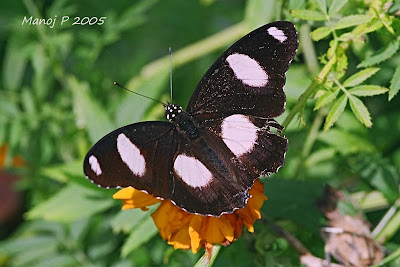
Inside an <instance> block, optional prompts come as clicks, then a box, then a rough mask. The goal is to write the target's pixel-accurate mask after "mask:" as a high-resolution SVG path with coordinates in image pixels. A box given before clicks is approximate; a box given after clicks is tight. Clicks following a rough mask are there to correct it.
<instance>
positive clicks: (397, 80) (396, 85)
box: [389, 64, 400, 101]
mask: <svg viewBox="0 0 400 267" xmlns="http://www.w3.org/2000/svg"><path fill="white" fill-rule="evenodd" d="M389 88H390V91H389V101H390V100H392V99H393V97H394V96H395V95H397V93H398V92H399V90H400V64H399V65H397V67H396V70H395V72H394V75H393V78H392V80H391V81H390V87H389Z"/></svg>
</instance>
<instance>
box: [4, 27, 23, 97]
mask: <svg viewBox="0 0 400 267" xmlns="http://www.w3.org/2000/svg"><path fill="white" fill-rule="evenodd" d="M16 36H17V35H15V37H16ZM22 42H23V40H21V39H20V38H19V37H17V38H11V39H10V40H9V41H8V42H7V47H6V51H5V53H4V59H3V73H2V76H3V79H2V80H3V86H4V88H5V89H10V90H16V89H17V88H18V87H19V86H20V85H21V83H22V78H23V76H24V72H25V68H26V64H27V62H28V60H27V53H26V51H25V49H24V45H23V43H22Z"/></svg>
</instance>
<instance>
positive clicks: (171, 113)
mask: <svg viewBox="0 0 400 267" xmlns="http://www.w3.org/2000/svg"><path fill="white" fill-rule="evenodd" d="M164 108H165V116H166V117H167V120H169V121H173V120H174V119H175V117H176V116H177V115H178V114H179V113H181V112H182V107H181V106H179V105H175V104H168V105H166V106H164Z"/></svg>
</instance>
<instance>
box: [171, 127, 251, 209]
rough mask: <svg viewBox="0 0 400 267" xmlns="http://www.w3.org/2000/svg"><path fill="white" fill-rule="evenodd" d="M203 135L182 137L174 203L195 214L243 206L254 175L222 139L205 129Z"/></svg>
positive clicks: (175, 180) (177, 164)
mask: <svg viewBox="0 0 400 267" xmlns="http://www.w3.org/2000/svg"><path fill="white" fill-rule="evenodd" d="M198 130H199V135H200V136H201V137H199V138H197V139H196V140H193V141H189V140H186V139H185V138H184V136H181V138H182V140H180V141H179V147H178V149H177V152H176V155H175V160H174V165H173V174H174V184H175V189H174V193H173V195H172V196H171V199H172V200H173V201H174V203H175V204H176V205H177V206H179V207H181V208H183V209H185V210H187V211H189V212H191V213H196V214H210V215H214V216H219V215H221V214H222V213H231V212H233V211H234V210H236V209H238V208H242V207H244V205H245V204H246V202H247V199H248V189H249V188H250V187H251V186H252V185H253V182H254V179H253V177H254V174H252V173H250V172H249V171H248V170H247V169H246V168H245V167H244V166H242V165H241V164H240V163H239V162H237V161H236V158H235V156H234V155H233V153H232V152H231V151H230V150H229V149H228V148H227V147H226V146H225V144H224V143H223V141H222V140H221V138H219V137H218V136H216V135H214V134H213V133H211V132H210V131H208V130H207V129H204V128H199V129H198Z"/></svg>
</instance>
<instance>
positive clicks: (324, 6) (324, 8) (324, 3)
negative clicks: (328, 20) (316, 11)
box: [317, 0, 326, 14]
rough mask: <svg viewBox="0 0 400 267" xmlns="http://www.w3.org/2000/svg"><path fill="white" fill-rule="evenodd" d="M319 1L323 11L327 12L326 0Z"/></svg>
mask: <svg viewBox="0 0 400 267" xmlns="http://www.w3.org/2000/svg"><path fill="white" fill-rule="evenodd" d="M317 3H318V5H319V8H320V9H321V11H322V13H324V14H326V0H317Z"/></svg>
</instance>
